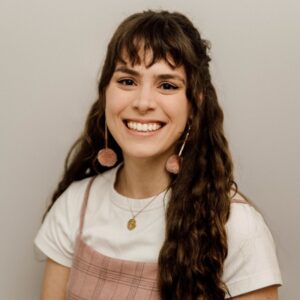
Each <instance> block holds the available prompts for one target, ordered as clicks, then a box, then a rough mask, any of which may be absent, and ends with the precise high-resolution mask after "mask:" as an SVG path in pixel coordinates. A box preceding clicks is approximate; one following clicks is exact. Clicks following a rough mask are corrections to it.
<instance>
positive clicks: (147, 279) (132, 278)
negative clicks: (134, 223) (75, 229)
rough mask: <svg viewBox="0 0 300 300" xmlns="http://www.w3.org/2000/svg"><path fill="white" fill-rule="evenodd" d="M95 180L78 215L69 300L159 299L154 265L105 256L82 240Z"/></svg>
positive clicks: (68, 293)
mask: <svg viewBox="0 0 300 300" xmlns="http://www.w3.org/2000/svg"><path fill="white" fill-rule="evenodd" d="M94 179H95V177H93V178H91V180H90V181H89V183H88V186H87V188H86V191H85V195H84V200H83V204H82V208H81V213H80V227H79V233H78V235H77V238H76V243H75V252H74V258H73V265H72V267H71V272H70V277H69V281H68V286H67V299H72V300H75V299H76V300H77V299H78V300H83V299H85V300H123V299H124V300H125V299H127V300H133V299H135V300H148V299H149V300H159V299H160V297H159V291H158V287H157V263H155V262H154V263H150V262H146V263H143V262H135V261H126V260H121V259H116V258H112V257H108V256H105V255H103V254H101V253H99V252H98V251H96V250H94V249H93V248H92V247H90V246H89V245H87V244H86V243H85V242H84V241H83V239H82V230H83V225H84V216H85V212H86V208H87V202H88V196H89V191H90V188H91V185H92V183H93V180H94Z"/></svg>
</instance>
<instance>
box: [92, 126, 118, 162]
mask: <svg viewBox="0 0 300 300" xmlns="http://www.w3.org/2000/svg"><path fill="white" fill-rule="evenodd" d="M107 139H108V134H107V125H106V121H105V148H104V149H100V150H99V152H98V154H97V159H98V162H99V164H100V165H102V166H104V167H112V166H114V165H115V164H116V162H117V154H116V153H115V151H114V150H112V149H110V148H108V146H107V144H108V143H107Z"/></svg>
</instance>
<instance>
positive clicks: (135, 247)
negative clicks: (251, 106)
mask: <svg viewBox="0 0 300 300" xmlns="http://www.w3.org/2000/svg"><path fill="white" fill-rule="evenodd" d="M117 169H118V167H116V168H113V169H111V170H109V171H107V172H105V173H103V174H100V175H98V176H97V177H96V179H95V181H94V182H93V184H92V186H91V190H90V194H89V199H88V206H87V210H86V215H85V222H84V228H83V239H84V240H85V242H86V243H87V244H88V245H89V246H91V247H93V248H94V249H95V250H96V251H98V252H100V253H102V254H104V255H106V256H110V257H113V258H118V259H125V260H132V261H143V262H154V261H157V258H158V255H159V251H160V249H161V246H162V244H163V241H164V233H165V217H164V216H165V208H166V205H167V202H168V199H169V198H170V191H169V192H162V193H161V194H159V195H158V196H157V197H155V199H153V197H151V198H146V199H138V200H137V199H130V198H126V197H124V196H122V195H120V194H119V193H118V192H117V191H116V190H115V189H114V182H115V178H116V173H117ZM88 181H89V178H86V179H83V180H81V181H76V182H74V183H72V184H71V185H70V186H69V188H68V189H67V190H66V191H65V192H64V193H63V194H62V195H61V196H60V197H59V198H58V199H57V200H56V202H55V204H54V206H53V207H52V209H51V210H50V212H49V213H48V215H47V217H46V219H45V221H44V223H43V224H42V226H41V228H40V230H39V232H38V234H37V236H36V239H35V244H36V246H37V247H38V248H39V249H40V250H41V251H42V252H43V253H44V254H45V255H46V256H48V257H49V258H51V259H52V260H54V261H56V262H58V263H60V264H62V265H64V266H67V267H71V265H72V257H73V252H74V246H75V238H76V235H77V233H78V229H79V220H80V210H81V205H82V201H83V198H84V192H85V189H86V187H87V183H88ZM239 197H240V196H239ZM235 198H237V197H235ZM150 202H151V203H150ZM149 203H150V204H149ZM148 204H149V205H148ZM147 205H148V206H147ZM145 206H147V207H146V208H145V209H144V210H143V211H142V212H141V213H140V214H139V215H137V217H136V223H137V226H136V228H135V229H134V230H132V231H130V230H128V229H127V222H128V220H129V219H130V218H132V215H133V214H134V215H135V214H136V213H137V212H139V211H140V210H141V209H142V208H144V207H145ZM226 230H227V238H228V256H227V258H226V260H225V262H224V273H223V281H224V282H225V284H226V285H227V287H228V289H229V291H230V294H231V296H236V295H240V294H244V293H247V292H250V291H253V290H256V289H259V288H262V287H266V286H270V285H273V284H281V283H282V281H281V275H280V270H279V266H278V262H277V257H276V252H275V246H274V242H273V239H272V236H271V234H270V231H269V229H268V228H267V226H266V224H265V222H264V220H263V218H262V216H261V215H260V214H259V213H258V212H257V211H256V210H255V209H254V208H253V207H252V206H250V205H248V204H242V203H232V204H231V213H230V218H229V220H228V222H227V224H226Z"/></svg>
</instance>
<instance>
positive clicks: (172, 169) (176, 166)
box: [166, 126, 191, 174]
mask: <svg viewBox="0 0 300 300" xmlns="http://www.w3.org/2000/svg"><path fill="white" fill-rule="evenodd" d="M190 128H191V127H190V126H189V128H188V131H187V133H186V135H185V138H184V141H183V144H182V146H181V148H180V150H179V153H178V154H173V155H171V156H170V157H169V158H168V160H167V162H166V169H167V171H168V172H169V173H172V174H178V173H179V170H180V165H181V160H182V158H181V154H182V152H183V149H184V147H185V144H186V141H187V139H188V137H189V134H190Z"/></svg>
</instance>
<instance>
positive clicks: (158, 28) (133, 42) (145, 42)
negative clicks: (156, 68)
mask: <svg viewBox="0 0 300 300" xmlns="http://www.w3.org/2000/svg"><path fill="white" fill-rule="evenodd" d="M127 21H128V20H127ZM126 25H127V26H124V29H123V30H121V31H123V32H122V34H120V36H119V37H118V39H117V40H118V42H117V43H116V45H115V49H114V50H115V51H114V53H115V59H114V62H115V63H117V62H121V63H124V64H126V63H128V62H129V63H131V65H132V66H134V65H136V64H141V63H144V64H145V65H146V67H150V66H152V65H153V64H154V63H156V62H158V61H160V60H165V61H166V62H167V63H168V64H169V65H170V67H171V68H176V67H179V66H181V65H185V66H186V65H187V64H189V63H191V62H188V58H189V57H191V55H192V51H191V47H192V45H191V42H190V40H189V39H188V38H187V37H186V35H185V34H184V33H183V32H182V29H181V28H180V27H179V26H178V24H177V23H176V22H174V21H173V20H170V19H168V20H166V19H165V18H163V17H162V16H151V17H149V18H144V19H141V20H132V22H130V21H129V23H127V24H126ZM121 26H122V24H121ZM121 26H120V28H122V27H121ZM125 27H126V28H125ZM148 54H150V56H147V57H150V59H147V62H146V61H145V57H146V55H148ZM192 56H193V55H192ZM146 63H147V64H146Z"/></svg>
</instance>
